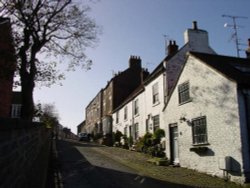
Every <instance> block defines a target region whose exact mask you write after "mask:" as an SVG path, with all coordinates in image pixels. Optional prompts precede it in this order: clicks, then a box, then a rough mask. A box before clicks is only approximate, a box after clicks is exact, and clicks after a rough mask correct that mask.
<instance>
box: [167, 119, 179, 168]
mask: <svg viewBox="0 0 250 188" xmlns="http://www.w3.org/2000/svg"><path fill="white" fill-rule="evenodd" d="M169 133H170V157H171V159H170V160H171V162H172V163H173V164H176V165H178V164H179V143H178V126H177V123H175V124H170V125H169Z"/></svg>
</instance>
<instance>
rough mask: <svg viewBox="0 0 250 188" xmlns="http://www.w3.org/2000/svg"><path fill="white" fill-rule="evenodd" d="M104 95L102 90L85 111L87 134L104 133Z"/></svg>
mask: <svg viewBox="0 0 250 188" xmlns="http://www.w3.org/2000/svg"><path fill="white" fill-rule="evenodd" d="M102 95H103V90H102V89H101V90H100V92H99V93H98V94H97V95H96V96H95V97H94V98H93V99H92V101H90V103H89V104H88V106H87V107H86V109H85V113H86V115H85V116H86V123H85V127H84V129H85V130H86V131H85V132H88V133H92V132H93V133H94V134H96V133H102Z"/></svg>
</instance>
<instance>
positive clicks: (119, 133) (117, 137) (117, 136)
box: [114, 130, 123, 142]
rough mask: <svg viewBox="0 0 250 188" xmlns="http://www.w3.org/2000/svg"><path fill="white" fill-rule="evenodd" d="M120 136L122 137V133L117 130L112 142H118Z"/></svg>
mask: <svg viewBox="0 0 250 188" xmlns="http://www.w3.org/2000/svg"><path fill="white" fill-rule="evenodd" d="M122 136H123V134H122V132H121V131H118V130H117V131H116V132H115V133H114V141H115V142H120V141H121V137H122Z"/></svg>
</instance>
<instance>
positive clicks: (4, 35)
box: [0, 17, 16, 117]
mask: <svg viewBox="0 0 250 188" xmlns="http://www.w3.org/2000/svg"><path fill="white" fill-rule="evenodd" d="M0 32H1V35H0V117H9V116H10V111H11V101H12V85H13V77H14V72H15V68H16V59H15V49H14V45H13V39H12V34H11V24H10V20H9V19H8V18H2V17H0Z"/></svg>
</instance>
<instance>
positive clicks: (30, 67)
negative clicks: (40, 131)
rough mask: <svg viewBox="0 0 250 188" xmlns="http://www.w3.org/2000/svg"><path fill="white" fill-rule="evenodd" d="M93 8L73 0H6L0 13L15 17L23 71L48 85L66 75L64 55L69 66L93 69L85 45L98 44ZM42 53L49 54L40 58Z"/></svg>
mask: <svg viewBox="0 0 250 188" xmlns="http://www.w3.org/2000/svg"><path fill="white" fill-rule="evenodd" d="M89 10H90V8H89V7H88V6H83V5H82V6H80V4H75V3H73V2H72V1H71V0H2V1H1V4H0V15H4V16H8V17H10V18H11V20H12V24H13V37H14V39H15V43H16V51H17V54H18V68H19V70H20V74H21V72H26V73H27V74H30V75H31V79H34V80H35V81H39V82H42V81H44V82H46V84H45V85H48V83H51V84H53V83H55V82H57V81H58V80H61V79H62V78H63V76H62V73H60V70H59V68H58V66H57V65H58V63H60V61H61V59H63V61H61V62H63V63H64V64H67V65H68V70H71V71H72V70H75V68H76V67H78V66H79V65H81V67H82V68H85V69H87V70H88V69H90V66H91V64H92V62H91V61H90V60H87V59H86V54H85V49H86V48H87V47H93V46H94V45H95V44H96V42H97V36H98V34H99V33H100V30H99V27H98V26H97V25H96V24H95V22H94V20H92V19H91V18H90V17H89V16H88V12H89ZM41 54H46V55H47V56H46V57H47V58H45V59H39V60H38V55H39V57H41ZM43 57H45V55H43ZM51 58H52V59H53V60H52V61H51ZM55 62H56V63H55ZM90 62H91V63H90Z"/></svg>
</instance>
